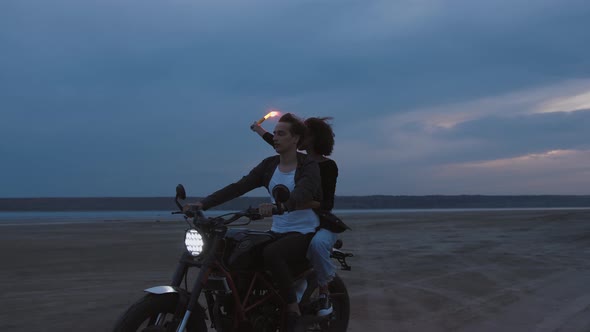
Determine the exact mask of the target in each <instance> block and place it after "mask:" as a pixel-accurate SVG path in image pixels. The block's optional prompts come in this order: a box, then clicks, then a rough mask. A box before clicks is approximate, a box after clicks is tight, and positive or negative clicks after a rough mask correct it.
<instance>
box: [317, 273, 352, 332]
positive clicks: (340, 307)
mask: <svg viewBox="0 0 590 332" xmlns="http://www.w3.org/2000/svg"><path fill="white" fill-rule="evenodd" d="M328 287H329V289H330V294H331V299H332V305H333V306H334V312H335V313H334V317H332V319H331V320H330V321H329V323H326V324H321V325H322V331H328V332H344V331H346V329H348V321H349V320H350V298H349V297H348V291H347V290H346V285H345V284H344V282H343V281H342V279H340V277H339V276H338V275H336V276H335V277H334V279H333V280H332V282H330V284H329V286H328Z"/></svg>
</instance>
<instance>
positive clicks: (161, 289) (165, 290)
mask: <svg viewBox="0 0 590 332" xmlns="http://www.w3.org/2000/svg"><path fill="white" fill-rule="evenodd" d="M143 291H144V292H147V293H151V294H156V295H162V294H169V293H179V294H182V293H187V291H185V290H184V289H181V288H178V287H173V286H155V287H150V288H148V289H144V290H143Z"/></svg>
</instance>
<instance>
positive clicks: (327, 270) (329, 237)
mask: <svg viewBox="0 0 590 332" xmlns="http://www.w3.org/2000/svg"><path fill="white" fill-rule="evenodd" d="M336 240H337V236H336V234H335V233H332V232H330V231H329V230H327V229H323V228H320V230H319V231H317V233H316V234H315V235H314V237H313V239H312V240H311V243H310V244H309V248H308V249H307V259H308V260H309V261H310V262H311V265H312V266H313V269H314V270H315V272H316V275H317V279H318V284H319V285H320V286H326V285H327V284H328V283H329V282H330V281H332V279H333V278H334V276H335V275H336V265H335V264H334V263H333V262H332V259H331V258H330V254H331V253H332V247H333V246H334V243H335V242H336Z"/></svg>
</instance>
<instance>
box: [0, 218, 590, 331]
mask: <svg viewBox="0 0 590 332" xmlns="http://www.w3.org/2000/svg"><path fill="white" fill-rule="evenodd" d="M343 219H344V220H345V221H346V222H347V223H348V224H349V225H350V226H351V227H352V228H353V231H352V232H346V233H343V234H342V236H341V237H342V239H343V240H344V249H345V250H347V251H350V252H352V253H354V255H355V256H354V257H353V258H351V259H350V260H349V263H350V264H351V265H352V271H349V272H348V271H341V272H339V274H340V275H341V276H342V278H343V279H344V280H345V282H346V283H347V285H348V288H349V293H350V295H351V309H352V316H351V322H350V326H349V331H478V332H479V331H500V330H501V331H503V332H507V331H590V287H589V286H588V284H589V281H590V210H558V211H557V210H552V211H542V210H538V211H494V212H492V211H488V212H481V211H478V212H435V213H392V214H358V215H348V216H345V217H343ZM267 225H268V222H262V223H260V222H259V223H258V224H257V227H262V228H264V227H267ZM184 229H185V224H184V223H183V222H182V221H181V220H178V219H177V221H176V222H172V221H165V222H164V221H162V222H154V221H153V220H150V221H145V222H137V221H133V222H127V221H97V222H92V223H84V224H61V225H36V226H32V225H20V226H19V225H16V226H14V225H13V226H6V225H4V226H2V225H0V262H1V266H2V268H1V269H0V292H1V294H2V296H1V297H0V308H1V310H0V330H1V331H73V330H76V331H109V330H110V329H111V328H112V326H113V323H114V321H115V320H116V319H117V317H118V316H119V315H120V314H121V313H122V312H123V311H124V310H125V309H126V308H127V307H128V306H129V305H130V304H131V303H133V302H134V301H135V300H136V299H137V298H139V297H140V296H142V289H144V288H148V287H150V286H154V285H164V284H167V283H168V282H169V279H170V277H171V275H172V273H173V271H174V268H175V265H176V262H177V259H178V257H179V255H180V253H181V251H182V250H183V246H184V245H183V234H184Z"/></svg>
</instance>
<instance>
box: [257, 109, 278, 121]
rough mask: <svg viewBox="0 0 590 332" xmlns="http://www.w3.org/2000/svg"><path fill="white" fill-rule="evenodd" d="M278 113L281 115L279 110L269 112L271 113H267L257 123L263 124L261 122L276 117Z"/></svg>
mask: <svg viewBox="0 0 590 332" xmlns="http://www.w3.org/2000/svg"><path fill="white" fill-rule="evenodd" d="M277 115H279V112H277V111H272V112H269V113H268V114H267V115H265V116H264V117H263V118H261V119H260V120H258V121H256V123H257V124H261V123H263V122H264V120H266V119H268V118H272V117H275V116H277Z"/></svg>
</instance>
